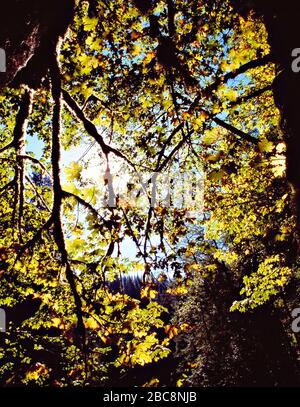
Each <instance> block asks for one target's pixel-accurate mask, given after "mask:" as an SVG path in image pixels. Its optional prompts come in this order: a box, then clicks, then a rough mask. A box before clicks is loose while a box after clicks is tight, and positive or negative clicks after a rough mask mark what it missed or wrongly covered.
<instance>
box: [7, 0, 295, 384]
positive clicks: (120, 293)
mask: <svg viewBox="0 0 300 407" xmlns="http://www.w3.org/2000/svg"><path fill="white" fill-rule="evenodd" d="M207 3H208V4H207ZM10 4H12V6H14V7H15V9H16V10H18V19H17V20H16V21H14V20H13V18H12V10H13V9H12V6H10V5H7V6H6V7H5V9H4V14H3V15H4V16H5V17H3V18H5V22H4V24H3V25H2V28H1V33H0V40H1V41H2V42H3V44H4V45H5V44H6V45H7V56H8V70H7V73H6V75H4V76H2V77H1V81H0V83H1V86H2V93H1V96H0V97H1V117H2V124H1V129H0V130H1V139H0V142H1V146H0V152H1V161H2V163H3V165H2V167H1V184H0V191H1V215H2V216H1V221H0V228H1V248H0V255H1V276H2V281H3V283H2V284H1V288H0V305H1V306H3V307H6V308H7V313H8V314H9V313H10V312H11V313H12V315H14V314H15V315H18V313H19V311H18V310H20V307H24V309H28V312H26V313H25V315H19V318H15V317H14V316H12V318H11V325H10V328H9V331H8V334H7V337H6V343H5V344H3V345H2V350H1V354H0V355H1V358H2V364H1V366H2V367H1V370H0V372H1V377H2V383H3V384H11V385H12V384H31V383H33V382H37V383H38V384H41V385H42V384H51V385H57V386H64V385H69V384H73V385H74V384H75V385H82V384H85V385H99V384H105V383H115V382H118V383H119V382H120V378H121V377H123V375H124V373H126V374H130V373H128V372H130V371H131V370H132V369H136V368H137V367H138V366H142V367H144V366H145V368H144V369H145V371H147V367H146V365H147V366H150V365H151V364H152V363H155V362H158V361H159V360H161V359H163V358H166V357H168V356H170V353H171V352H172V349H173V346H174V338H175V337H176V336H177V334H179V333H180V332H181V331H186V329H187V326H186V325H185V324H186V322H182V323H181V322H180V327H177V326H176V323H175V325H174V324H173V323H170V320H169V317H166V314H165V313H166V311H169V312H170V313H172V312H174V311H173V308H172V304H174V303H175V302H176V298H177V297H179V298H180V297H182V296H184V295H186V294H187V293H188V292H189V289H190V290H191V292H192V293H194V292H195V293H196V294H197V295H199V296H200V297H201V298H200V300H201V301H203V298H202V296H203V295H204V293H206V289H207V287H206V285H207V286H208V288H209V289H210V287H211V290H212V291H213V292H217V291H218V289H219V287H220V286H222V287H223V288H222V296H223V297H222V298H224V302H223V303H222V301H221V302H220V304H219V305H218V306H220V307H221V314H220V315H224V316H225V317H226V318H227V316H228V315H233V314H229V308H231V310H232V311H234V310H235V313H234V315H236V314H237V312H248V313H250V312H249V310H250V309H251V308H259V307H261V308H262V309H263V310H266V311H262V314H263V315H265V316H266V315H267V313H268V312H269V311H268V310H271V311H270V312H271V313H272V316H271V317H270V319H269V322H270V327H273V328H272V329H275V330H276V329H277V328H278V329H280V332H282V334H280V335H281V338H282V340H283V341H284V343H285V345H284V346H283V347H281V348H280V349H281V351H280V352H281V354H282V351H284V350H286V349H287V348H288V347H289V346H291V349H292V350H291V351H290V353H291V357H290V359H291V362H290V364H289V366H291V365H293V363H294V362H295V358H296V356H295V348H293V345H292V344H291V343H292V340H293V338H292V337H291V335H289V332H288V324H287V311H286V310H285V314H284V316H283V311H282V313H281V311H278V313H279V314H280V315H279V316H278V313H277V314H276V312H275V311H274V306H275V305H274V304H275V303H276V304H277V302H278V300H279V299H280V298H281V297H282V298H281V299H282V301H287V302H290V303H292V302H293V300H294V297H293V295H294V294H293V295H290V296H289V297H287V295H285V294H282V291H283V290H285V289H286V290H288V289H289V287H292V288H293V289H294V288H295V289H296V287H297V284H296V283H295V281H294V276H295V271H296V269H297V260H298V258H297V248H296V244H295V230H296V227H295V219H294V211H293V208H292V206H293V205H292V204H291V193H290V189H289V186H288V184H287V183H286V179H285V143H284V140H285V139H284V137H283V135H282V134H281V132H280V131H279V114H278V111H277V110H276V108H275V105H274V100H273V96H272V86H273V82H274V78H275V75H276V69H275V65H274V55H273V53H271V52H270V44H269V43H268V38H267V31H266V27H267V28H269V26H268V24H266V27H265V25H264V24H263V21H262V20H261V19H260V18H257V17H256V16H253V15H248V14H245V13H244V11H243V10H241V9H239V8H236V11H234V9H233V6H232V2H230V1H229V0H228V1H219V0H214V1H211V2H203V1H201V0H192V1H177V0H166V1H165V0H161V1H147V2H141V1H137V0H135V1H129V2H127V3H126V4H124V2H122V1H120V0H113V1H98V0H89V1H76V2H73V1H72V0H68V1H60V2H59V3H58V2H43V4H41V3H40V2H36V1H23V2H13V3H10ZM235 6H236V5H235ZM236 7H237V6H236ZM15 9H14V10H15ZM16 27H17V29H16ZM68 27H69V29H68V31H67V33H66V30H67V28H68ZM65 33H66V35H65ZM62 37H64V38H63V40H62ZM271 46H272V44H271ZM4 48H5V47H4ZM30 137H33V139H34V140H35V141H39V143H40V144H41V145H42V146H43V147H41V148H38V149H37V150H36V151H33V152H30V151H28V147H27V145H28V141H29V139H30ZM290 148H291V145H290V144H289V140H287V149H288V151H289V149H290ZM76 151H79V152H80V156H79V157H78V158H74V159H72V160H70V158H69V157H70V154H71V153H73V154H76ZM288 156H289V153H288ZM70 161H71V162H70ZM291 172H293V170H292V171H291ZM291 172H290V173H291ZM204 178H206V180H205V189H204V192H205V194H204V197H205V204H204V210H202V202H201V200H202V198H203V179H204ZM288 179H289V180H290V181H292V182H293V179H292V178H291V176H288ZM118 180H119V182H118ZM294 184H295V183H294ZM124 186H126V189H125V190H124ZM129 241H130V242H131V243H132V244H133V245H134V246H135V249H134V250H135V253H134V256H129V255H127V254H126V247H127V245H128V244H129V243H128V242H129ZM127 253H128V251H127ZM130 257H131V258H130ZM132 257H133V258H132ZM204 269H205V270H206V271H205V275H206V274H207V276H206V277H205V278H207V280H205V279H204V280H203V281H202V278H204V277H203V276H202V277H198V275H202V273H203V270H204ZM224 270H225V271H226V273H227V274H228V275H229V277H230V278H229V280H228V282H227V280H226V279H225V278H224V273H225V271H224ZM138 273H139V274H140V275H141V280H142V284H141V292H140V297H141V298H140V299H138V298H134V295H132V297H131V296H129V295H128V294H129V293H126V292H125V291H124V287H122V284H120V287H119V289H117V290H116V289H114V288H113V287H114V284H116V281H119V282H122V281H124V275H126V274H130V275H132V274H138ZM226 273H225V274H226ZM214 275H216V277H213V276H214ZM274 275H275V276H276V278H274ZM261 276H263V278H264V279H262V277H261ZM199 278H200V281H201V284H200V288H199V287H198V284H199ZM170 280H171V281H170ZM205 281H207V283H206V282H205ZM162 284H166V286H165V288H164V290H166V293H165V295H166V296H168V298H167V300H166V302H165V303H164V305H166V304H167V305H168V310H167V308H165V307H164V306H162V305H161V298H162V296H161V294H162V293H161V292H159V290H160V287H161V285H162ZM189 287H191V288H189ZM198 289H199V290H200V292H198V291H199V290H198ZM240 289H242V290H243V291H242V292H241V295H242V296H243V295H244V297H240V294H239V291H240ZM193 290H194V291H193ZM189 301H190V300H189V299H188V300H187V303H189ZM214 302H215V299H214V298H213V297H211V298H210V299H209V300H208V303H209V304H214ZM184 307H185V306H184ZM280 310H281V308H280ZM192 312H194V311H192ZM256 312H257V313H259V311H256ZM177 313H178V320H179V321H181V319H182V318H183V317H182V315H181V311H177ZM273 313H275V314H276V316H275V317H274V315H273ZM183 314H184V315H185V311H184V312H183ZM247 315H248V314H247ZM282 316H283V318H282ZM184 317H185V316H184ZM218 318H220V316H219V317H218ZM228 318H229V320H230V321H229V323H228V326H226V332H227V333H228V335H229V336H228V335H227V333H226V335H227V337H226V335H225V336H223V337H220V338H219V339H218V340H216V341H213V342H212V344H211V350H212V352H211V353H209V354H207V355H202V354H201V352H202V348H201V347H200V348H199V349H198V350H197V352H200V353H199V355H195V357H196V358H198V357H200V358H203V357H205V358H206V360H209V363H210V364H211V366H214V365H215V359H214V358H215V355H213V352H214V351H213V350H214V349H218V352H219V353H220V355H222V349H223V348H222V347H223V346H224V344H225V345H226V344H228V338H229V337H230V336H232V335H233V334H234V333H235V332H236V330H238V329H239V327H240V326H241V325H239V322H237V323H236V322H232V321H233V320H234V321H235V318H236V320H237V321H240V319H241V317H240V316H237V317H235V316H234V317H231V316H230V317H228ZM207 319H208V320H209V321H210V322H209V323H210V325H211V327H210V328H209V330H213V329H214V328H213V326H214V318H213V317H212V316H211V313H210V311H209V310H207ZM281 319H282V321H281ZM175 321H176V318H175ZM222 321H223V318H220V319H217V325H218V326H220V325H221V324H222ZM248 321H249V322H248V323H245V325H243V324H242V326H243V328H242V329H243V330H244V332H245V335H246V332H248V330H250V331H251V329H252V328H251V326H252V325H251V323H252V322H251V321H252V316H251V315H249V317H248ZM261 327H262V324H257V325H256V328H255V329H258V331H259V330H260V329H261ZM252 333H253V332H252ZM212 335H213V337H214V338H217V337H218V335H217V332H212ZM255 335H256V334H255ZM255 335H254V334H253V335H252V336H251V338H252V339H251V340H254V339H253V338H257V337H258V338H265V337H264V336H263V335H262V333H261V332H258V333H257V335H256V336H255ZM225 337H226V338H227V339H226V338H225ZM222 338H223V339H224V338H225V339H224V341H225V342H223V343H222V341H223V339H222ZM251 340H249V343H248V342H247V346H248V345H249V344H250V343H252V342H251ZM241 342H243V335H242V334H241V335H240V336H239V339H238V340H237V343H236V344H235V343H233V342H232V346H235V347H236V348H237V349H238V352H240V355H241V356H238V357H237V358H236V363H237V364H239V363H240V364H241V365H240V368H241V367H242V366H244V365H246V362H245V360H246V358H247V355H248V354H249V353H247V352H248V350H247V349H248V348H247V346H246V348H247V349H246V350H245V349H244V347H243V346H242V345H241V346H240V343H241ZM267 343H268V340H266V338H265V339H264V340H263V345H262V348H261V352H262V353H263V351H264V347H265V346H267ZM249 346H250V345H249ZM278 349H279V348H278ZM293 352H294V353H293ZM53 354H56V355H57V360H56V362H55V364H54V365H53V364H51V355H53ZM226 357H227V356H226ZM270 359H271V356H270V357H269V359H268V361H267V362H266V366H267V367H266V369H267V370H268V369H269V371H270V370H272V369H275V368H274V365H272V364H271V362H270ZM230 360H231V359H229V360H227V359H226V363H225V364H224V366H225V367H226V366H228V364H229V363H230ZM277 362H278V364H279V365H278V366H279V367H278V366H277V365H276V366H277V367H276V369H275V370H276V372H279V373H280V374H279V376H280V375H282V372H284V368H283V367H282V366H281V363H282V358H279V359H278V361H276V363H277ZM274 363H275V362H274ZM226 369H227V367H226ZM226 369H225V370H226ZM248 369H250V373H249V375H248V376H245V377H244V378H242V380H244V381H247V377H248V378H249V377H253V375H255V372H256V371H257V370H253V371H251V367H248ZM293 369H294V368H293ZM294 370H295V374H294V375H291V376H292V379H291V380H295V381H296V380H297V373H296V368H295V369H294ZM226 372H227V373H226V374H228V377H227V383H240V382H241V376H240V374H237V376H235V375H233V376H231V374H232V372H231V371H230V369H227V370H226ZM201 374H202V373H201ZM201 374H200V376H201ZM205 374H207V373H205ZM149 375H150V376H149V377H147V379H146V380H147V382H148V383H157V381H158V380H159V379H158V378H157V377H152V373H150V369H149ZM251 375H252V376H251ZM279 376H278V375H277V373H276V374H275V373H274V377H273V379H272V380H273V381H272V380H271V382H272V383H273V384H275V383H277V382H278V381H279V382H280V380H281V379H279V378H278V377H279ZM280 377H281V376H280ZM197 380H200V379H197ZM201 380H202V379H201ZM205 380H206V379H205ZM205 380H204V382H205V383H206V381H205ZM249 380H250V379H249ZM251 380H252V379H251ZM251 380H250V382H251V383H254V382H255V380H253V381H251ZM208 382H210V383H213V384H215V385H216V384H220V383H221V382H220V381H219V379H216V380H215V379H214V378H212V379H209V380H208ZM201 383H202V382H201ZM224 383H225V381H224V382H222V383H221V384H224Z"/></svg>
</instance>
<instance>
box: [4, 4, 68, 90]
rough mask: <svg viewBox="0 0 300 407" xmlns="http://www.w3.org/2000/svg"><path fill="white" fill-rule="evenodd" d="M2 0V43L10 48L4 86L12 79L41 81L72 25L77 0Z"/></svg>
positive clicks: (31, 81)
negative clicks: (68, 28)
mask: <svg viewBox="0 0 300 407" xmlns="http://www.w3.org/2000/svg"><path fill="white" fill-rule="evenodd" d="M2 3H3V4H1V14H0V47H1V48H2V49H4V50H5V52H6V59H7V69H6V73H0V88H1V87H4V86H6V85H8V84H9V83H12V81H14V85H15V86H17V85H19V84H21V83H26V84H28V85H29V86H30V87H32V88H36V87H38V86H39V85H40V82H41V79H42V77H43V76H44V75H45V74H46V71H47V69H48V67H49V57H50V56H51V54H52V55H53V52H54V49H55V47H56V45H57V43H58V41H59V37H60V36H63V35H64V34H65V32H66V30H67V27H68V26H69V24H70V22H71V20H72V17H73V12H74V4H75V1H74V0H43V1H41V0H6V1H3V2H2Z"/></svg>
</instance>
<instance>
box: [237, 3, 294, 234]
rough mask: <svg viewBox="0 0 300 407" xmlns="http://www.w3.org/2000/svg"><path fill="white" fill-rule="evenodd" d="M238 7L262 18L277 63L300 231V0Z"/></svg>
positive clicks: (278, 103) (278, 98)
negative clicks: (299, 61) (298, 58)
mask: <svg viewBox="0 0 300 407" xmlns="http://www.w3.org/2000/svg"><path fill="white" fill-rule="evenodd" d="M232 4H233V6H234V7H235V9H236V10H237V11H238V12H239V13H240V14H241V15H242V16H244V17H245V16H246V15H247V14H248V13H249V12H250V11H251V10H252V11H254V12H255V13H256V14H257V15H258V16H260V17H262V18H263V20H264V22H265V24H266V28H267V31H268V36H269V44H270V46H271V52H272V54H273V56H274V58H275V62H276V64H277V76H276V79H275V80H274V83H273V93H274V99H275V103H276V106H277V107H278V109H279V111H280V113H281V128H282V131H283V133H284V137H285V141H286V144H287V178H288V180H289V182H290V183H291V185H292V186H293V188H294V191H295V211H296V214H297V223H298V232H299V231H300V73H295V72H293V70H292V61H293V57H292V50H293V49H295V48H300V32H299V22H300V2H299V0H286V1H280V2H279V1H274V0H273V1H272V0H232Z"/></svg>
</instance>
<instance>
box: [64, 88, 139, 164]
mask: <svg viewBox="0 0 300 407" xmlns="http://www.w3.org/2000/svg"><path fill="white" fill-rule="evenodd" d="M62 95H63V99H64V101H65V102H66V104H67V105H68V106H69V108H70V109H71V111H72V112H73V113H74V114H75V116H76V117H77V118H78V119H79V120H80V121H81V122H82V123H83V126H84V128H85V130H86V132H87V133H88V134H89V135H90V136H91V137H93V138H94V139H95V140H96V141H97V143H98V144H99V146H100V147H101V149H102V151H103V153H104V155H105V156H108V154H109V153H112V154H114V155H116V156H117V157H120V158H122V159H123V160H125V161H126V162H127V163H128V164H130V166H131V167H133V168H134V169H135V166H134V164H133V163H132V162H131V161H130V160H129V159H128V158H127V157H126V156H125V155H124V154H122V153H121V152H120V151H119V150H117V149H115V148H114V147H111V146H109V145H108V144H106V143H105V141H104V140H103V137H102V136H101V135H100V134H99V133H98V130H97V128H96V126H95V125H94V123H92V122H91V121H90V120H89V119H88V118H87V117H86V116H85V114H84V112H83V111H82V109H81V108H80V107H79V106H78V104H77V103H76V101H75V100H74V99H73V98H72V96H71V95H70V94H69V93H68V92H67V91H65V90H63V91H62Z"/></svg>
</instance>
